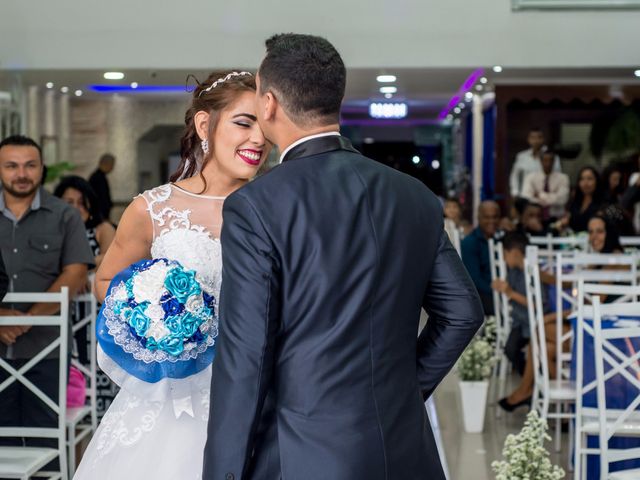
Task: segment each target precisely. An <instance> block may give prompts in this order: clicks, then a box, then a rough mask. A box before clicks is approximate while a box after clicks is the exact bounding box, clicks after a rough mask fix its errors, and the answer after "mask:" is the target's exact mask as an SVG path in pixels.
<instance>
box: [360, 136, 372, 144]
mask: <svg viewBox="0 0 640 480" xmlns="http://www.w3.org/2000/svg"><path fill="white" fill-rule="evenodd" d="M362 141H363V142H364V143H366V144H367V145H371V144H372V143H373V142H375V140H374V139H373V138H371V137H365V138H364V140H362Z"/></svg>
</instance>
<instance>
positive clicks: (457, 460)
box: [435, 373, 573, 480]
mask: <svg viewBox="0 0 640 480" xmlns="http://www.w3.org/2000/svg"><path fill="white" fill-rule="evenodd" d="M516 381H517V379H516V378H512V379H510V383H514V382H516ZM507 391H509V388H507ZM490 393H491V392H490ZM490 400H491V399H490ZM435 401H436V409H437V412H438V419H439V422H440V430H441V434H442V440H443V442H444V448H445V456H446V459H447V465H448V468H449V480H493V479H494V478H495V476H494V475H493V473H492V471H491V462H492V461H494V460H497V459H501V458H502V447H503V444H504V440H505V439H506V438H507V435H508V434H510V433H517V432H518V431H519V430H520V429H521V428H522V425H523V423H524V420H525V417H526V414H527V411H528V410H527V408H525V407H522V408H520V409H518V410H516V411H515V412H513V413H506V412H504V413H503V414H502V416H501V418H496V406H495V404H493V405H489V406H488V408H487V411H486V415H485V424H484V432H483V433H465V431H464V427H463V423H462V408H461V405H460V393H459V391H458V384H457V377H456V375H455V373H451V374H450V375H449V376H448V377H447V378H446V379H445V380H444V382H443V383H442V384H441V385H440V387H438V389H437V390H436V396H435ZM552 426H553V424H552V425H550V427H552ZM567 442H568V434H566V433H565V434H563V436H562V451H561V452H560V453H555V452H554V451H553V445H552V444H549V445H547V449H548V450H549V451H550V452H551V456H550V458H551V461H552V462H553V463H554V464H557V465H560V466H562V468H564V469H565V471H566V473H567V475H566V476H565V479H567V480H571V479H572V478H573V476H572V475H571V472H569V471H567V461H568V450H567V449H568V445H567Z"/></svg>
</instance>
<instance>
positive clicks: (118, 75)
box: [104, 72, 124, 80]
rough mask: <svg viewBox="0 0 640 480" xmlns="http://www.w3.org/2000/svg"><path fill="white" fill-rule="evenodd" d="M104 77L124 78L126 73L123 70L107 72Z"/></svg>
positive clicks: (110, 78) (107, 78) (108, 78)
mask: <svg viewBox="0 0 640 480" xmlns="http://www.w3.org/2000/svg"><path fill="white" fill-rule="evenodd" d="M104 78H105V79H106V80H122V79H123V78H124V73H122V72H105V74H104Z"/></svg>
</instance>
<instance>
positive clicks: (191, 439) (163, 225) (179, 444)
mask: <svg viewBox="0 0 640 480" xmlns="http://www.w3.org/2000/svg"><path fill="white" fill-rule="evenodd" d="M142 196H143V197H144V199H145V200H146V201H147V204H148V210H149V214H150V216H151V219H152V221H153V231H154V235H153V237H154V238H153V244H152V246H151V256H152V257H153V258H167V259H170V260H177V261H178V262H180V263H181V264H182V265H183V266H184V267H185V268H187V269H189V270H195V271H196V273H197V279H198V281H199V282H200V283H201V285H203V287H204V288H205V289H206V290H209V291H212V292H213V293H214V296H215V298H216V299H218V298H219V293H220V283H221V273H222V256H221V247H220V240H219V238H220V228H221V225H222V204H223V202H224V198H223V197H210V196H204V195H196V194H193V193H190V192H187V191H185V190H182V189H181V188H179V187H177V186H175V185H173V184H168V185H162V186H160V187H156V188H154V189H152V190H149V191H146V192H144V193H143V194H142ZM98 363H99V365H100V368H102V369H103V370H104V371H105V372H106V373H107V374H108V375H109V376H110V377H111V379H112V380H113V381H114V382H115V383H117V384H118V385H119V386H120V392H119V393H118V395H117V396H116V398H115V399H114V401H113V403H112V404H111V406H110V408H109V410H108V412H107V413H106V414H105V416H104V418H103V419H102V422H101V423H100V425H99V427H98V429H97V431H96V433H95V435H94V436H93V438H92V440H91V443H90V444H89V446H88V448H87V450H86V452H85V453H84V456H83V458H82V462H81V464H80V466H79V467H78V470H77V472H76V474H75V476H74V479H75V480H128V479H153V480H164V479H166V480H169V479H171V480H178V479H179V480H196V479H201V478H202V460H203V449H204V445H205V442H206V438H207V420H208V416H209V395H210V386H211V365H209V366H208V367H207V368H205V369H204V370H202V371H201V372H199V373H197V374H195V375H191V376H189V377H186V378H182V379H168V378H167V379H163V380H161V381H159V382H157V383H148V382H144V381H142V380H139V379H138V378H136V377H133V376H132V375H130V374H128V373H126V372H125V371H124V370H123V369H122V368H120V367H119V366H118V365H116V363H115V362H114V361H113V360H111V359H110V358H109V357H108V356H107V355H106V354H105V353H104V352H102V351H101V350H100V349H98Z"/></svg>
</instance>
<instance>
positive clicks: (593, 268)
mask: <svg viewBox="0 0 640 480" xmlns="http://www.w3.org/2000/svg"><path fill="white" fill-rule="evenodd" d="M639 258H640V257H639V256H638V255H637V254H599V253H583V252H575V251H574V252H559V253H557V254H556V261H555V267H556V272H555V275H556V348H557V349H558V352H562V353H561V354H560V357H559V361H558V362H557V371H556V378H561V377H564V378H568V376H569V364H570V362H571V355H572V354H571V352H564V351H563V350H562V348H561V347H562V345H563V343H565V342H569V341H571V339H572V335H573V332H571V331H568V332H563V330H562V323H563V305H564V302H567V303H569V305H570V306H571V308H572V309H573V310H576V309H577V308H578V282H579V281H580V280H581V279H582V280H584V281H585V282H594V283H595V282H616V283H620V284H625V285H638V261H639ZM607 267H622V268H623V270H610V269H607ZM566 284H571V287H570V288H569V290H570V292H566V291H565V290H567V288H566Z"/></svg>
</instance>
